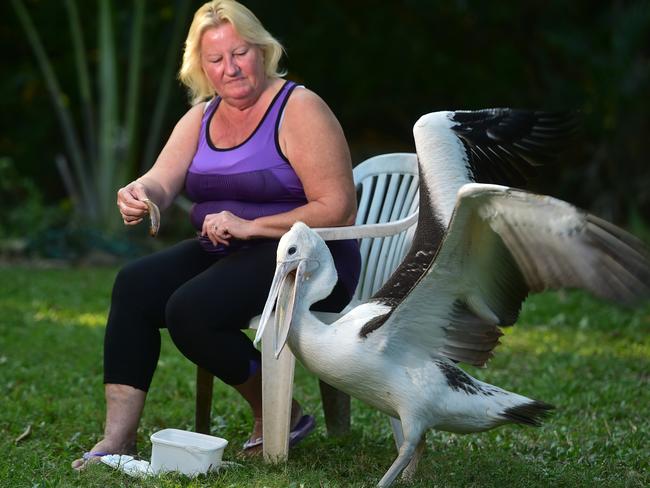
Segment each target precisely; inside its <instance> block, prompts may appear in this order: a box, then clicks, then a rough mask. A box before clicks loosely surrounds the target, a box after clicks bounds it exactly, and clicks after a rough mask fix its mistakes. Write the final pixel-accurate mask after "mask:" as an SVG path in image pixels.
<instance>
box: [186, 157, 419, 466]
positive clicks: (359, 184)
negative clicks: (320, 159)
mask: <svg viewBox="0 0 650 488" xmlns="http://www.w3.org/2000/svg"><path fill="white" fill-rule="evenodd" d="M354 181H355V185H356V188H357V195H358V199H359V204H358V212H357V218H356V223H355V225H354V226H348V227H331V228H326V229H325V228H323V229H317V230H318V232H319V233H320V235H321V236H322V237H323V238H324V239H325V240H341V239H361V243H360V250H361V275H360V279H359V284H358V286H357V290H356V292H355V294H354V297H353V299H352V302H351V303H350V305H348V307H346V309H345V310H343V312H341V314H336V313H326V312H316V314H317V315H318V316H319V318H320V319H321V320H323V321H324V322H327V323H331V322H334V321H335V320H337V319H338V318H339V317H340V316H341V315H342V314H344V313H345V312H346V311H347V310H349V309H351V308H353V307H354V306H356V305H357V304H359V302H362V301H365V300H367V299H368V298H369V297H371V296H372V295H373V294H374V293H375V292H376V291H377V290H378V289H379V288H380V287H381V286H382V285H383V284H384V283H385V282H386V280H387V279H388V277H389V276H390V275H391V273H392V272H393V271H394V269H395V268H396V267H397V266H398V264H399V263H400V262H401V260H402V259H403V257H404V255H405V254H406V252H407V251H408V249H409V247H410V243H411V240H412V237H413V232H414V231H415V225H414V224H415V223H416V222H417V215H418V203H419V201H418V183H419V178H418V167H417V157H416V155H415V154H411V153H394V154H384V155H380V156H375V157H372V158H370V159H367V160H366V161H364V162H362V163H361V164H359V165H358V166H357V167H355V168H354ZM259 319H260V317H259V316H257V317H255V318H253V319H252V320H251V323H250V326H251V328H257V325H258V323H259ZM271 331H272V328H271V327H269V328H267V333H265V335H264V337H262V390H263V391H262V396H263V414H262V415H263V423H264V432H263V436H264V447H263V449H264V458H265V459H266V460H269V461H283V460H286V459H287V457H288V451H289V422H290V415H291V399H292V395H293V374H294V366H295V358H294V356H293V354H292V353H291V350H290V349H289V348H288V347H285V348H284V349H283V351H282V353H281V354H280V356H279V357H278V358H277V359H275V358H274V355H273V351H272V350H271V344H272V340H271V339H270V336H267V335H268V334H270V333H271ZM212 380H213V377H212V375H211V374H210V373H208V372H207V371H205V370H202V369H201V368H197V397H196V430H197V432H204V433H209V430H210V408H211V404H212ZM321 394H322V396H323V408H324V410H325V418H326V423H327V426H328V431H329V432H330V433H332V431H338V433H341V431H345V430H346V429H347V428H348V427H349V397H347V395H344V394H342V393H341V392H338V391H337V390H334V389H333V388H331V387H328V386H327V385H326V384H324V383H323V382H321ZM337 394H338V395H337ZM341 396H342V397H343V398H341ZM340 410H342V411H343V413H342V414H341V413H340ZM392 424H393V428H394V430H395V431H396V442H398V445H399V442H400V441H399V437H398V436H399V431H398V430H397V427H398V426H399V423H398V422H396V421H393V422H392Z"/></svg>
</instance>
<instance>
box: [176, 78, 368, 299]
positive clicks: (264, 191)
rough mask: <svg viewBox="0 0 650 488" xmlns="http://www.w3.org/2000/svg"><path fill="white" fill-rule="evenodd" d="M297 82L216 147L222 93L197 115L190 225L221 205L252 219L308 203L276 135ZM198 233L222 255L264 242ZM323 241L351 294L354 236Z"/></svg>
mask: <svg viewBox="0 0 650 488" xmlns="http://www.w3.org/2000/svg"><path fill="white" fill-rule="evenodd" d="M296 86H297V85H296V84H295V83H293V82H290V81H287V82H285V83H284V85H283V86H282V88H281V89H280V91H279V92H278V93H277V95H276V96H275V97H274V98H273V101H272V102H271V104H270V105H269V107H268V109H267V110H266V113H265V114H264V116H263V117H262V120H261V121H260V123H259V124H258V126H257V127H256V129H255V130H254V131H253V133H252V134H251V135H250V136H249V137H248V138H247V139H246V140H245V141H244V142H242V143H241V144H239V145H237V146H234V147H231V148H218V147H215V145H214V144H213V143H212V141H211V139H210V131H209V127H210V122H211V121H212V118H213V117H214V114H215V113H216V111H217V109H218V108H219V104H220V103H221V98H220V97H216V98H215V99H213V100H212V101H211V102H210V103H209V104H208V107H207V110H206V111H205V113H204V114H203V119H202V121H201V129H200V135H199V142H198V147H197V150H196V153H195V154H194V159H193V160H192V164H190V167H189V169H188V173H187V178H186V180H185V191H186V193H187V196H188V197H189V198H190V200H192V201H193V202H194V205H193V206H192V211H191V213H190V220H191V222H192V225H193V226H194V228H195V229H197V230H199V231H200V230H201V228H202V226H203V220H204V219H205V217H206V215H208V214H212V213H217V212H221V211H223V210H228V211H230V212H232V213H233V214H235V215H237V216H239V217H241V218H244V219H248V220H252V219H255V218H258V217H264V216H267V215H274V214H277V213H282V212H287V211H290V210H293V209H294V208H296V207H299V206H301V205H304V204H305V203H307V198H306V197H305V192H304V190H303V187H302V183H301V182H300V179H299V178H298V175H296V172H295V171H294V170H293V168H292V167H291V164H290V163H289V160H288V159H287V158H286V157H285V155H284V154H283V153H282V150H281V149H280V145H279V139H278V132H279V127H280V123H281V120H282V113H283V110H284V107H285V105H286V103H287V100H288V99H289V96H290V95H291V92H292V91H293V90H294V89H295V88H296ZM198 239H199V241H200V243H201V245H202V247H203V249H204V250H205V251H207V252H210V253H218V254H223V255H225V254H228V253H230V252H234V251H235V250H237V249H242V248H243V247H251V246H254V245H256V244H259V243H262V242H269V239H253V240H249V241H236V240H235V241H232V242H231V244H230V246H223V245H218V246H214V245H213V244H212V243H211V242H210V240H209V239H207V238H206V237H202V236H199V237H198ZM327 244H328V247H329V248H330V251H331V252H332V256H333V257H334V262H335V266H336V270H337V272H338V274H339V278H340V279H341V281H342V283H343V284H344V285H345V287H346V288H347V290H348V291H349V292H350V294H352V293H354V290H355V288H356V285H357V281H358V279H359V270H360V267H361V259H360V255H359V246H358V243H357V241H354V240H349V241H332V242H328V243H327Z"/></svg>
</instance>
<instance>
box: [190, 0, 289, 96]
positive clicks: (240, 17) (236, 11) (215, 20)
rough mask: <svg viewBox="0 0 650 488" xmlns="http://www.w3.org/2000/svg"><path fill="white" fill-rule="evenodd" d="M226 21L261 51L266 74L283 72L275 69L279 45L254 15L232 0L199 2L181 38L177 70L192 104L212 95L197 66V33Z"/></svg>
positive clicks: (278, 55)
mask: <svg viewBox="0 0 650 488" xmlns="http://www.w3.org/2000/svg"><path fill="white" fill-rule="evenodd" d="M226 22H227V23H230V24H231V25H232V26H233V27H234V29H235V30H236V31H237V33H238V34H239V35H240V36H241V37H242V39H244V40H245V41H246V42H248V43H250V44H254V45H255V46H257V47H259V48H260V49H261V50H262V53H263V58H264V72H265V73H266V76H267V77H269V78H279V77H281V76H284V75H285V74H286V72H285V71H279V70H278V64H279V62H280V58H281V57H282V54H283V53H284V48H283V47H282V44H280V42H278V40H277V39H275V38H274V37H273V36H272V35H271V34H270V33H269V32H268V31H267V30H266V29H265V28H264V26H263V25H262V23H261V22H260V21H259V19H258V18H257V17H255V14H253V12H251V11H250V10H249V9H248V8H246V7H245V6H243V5H242V4H241V3H239V2H236V1H234V0H213V1H211V2H207V3H205V4H203V5H202V6H201V7H199V9H198V10H197V11H196V13H195V14H194V19H193V20H192V25H191V26H190V31H189V32H188V34H187V39H186V40H185V50H184V52H183V64H182V65H181V69H180V70H179V72H178V79H179V80H180V81H181V83H183V84H184V85H185V86H186V87H187V88H188V90H189V92H190V98H191V100H192V103H193V104H196V103H198V102H200V101H202V100H205V99H206V98H210V97H212V96H214V95H215V94H216V91H215V89H214V87H213V86H212V84H211V83H210V80H208V78H207V76H205V73H204V72H203V68H202V67H201V36H202V35H203V33H204V32H205V31H206V30H207V29H209V28H211V27H218V26H220V25H222V24H224V23H226Z"/></svg>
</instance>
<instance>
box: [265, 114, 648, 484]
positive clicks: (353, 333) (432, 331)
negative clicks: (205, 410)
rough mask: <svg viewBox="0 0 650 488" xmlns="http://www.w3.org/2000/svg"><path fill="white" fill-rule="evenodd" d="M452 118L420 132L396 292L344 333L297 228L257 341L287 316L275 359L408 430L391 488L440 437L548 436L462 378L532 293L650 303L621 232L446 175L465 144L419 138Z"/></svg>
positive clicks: (315, 253)
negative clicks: (288, 355)
mask: <svg viewBox="0 0 650 488" xmlns="http://www.w3.org/2000/svg"><path fill="white" fill-rule="evenodd" d="M450 114H454V113H453V112H451V113H442V114H440V113H438V114H429V115H428V116H425V117H423V118H422V119H420V121H418V123H417V124H416V126H415V128H414V133H415V135H416V147H417V149H418V155H419V165H420V189H421V192H420V215H419V218H418V227H417V230H416V234H415V237H414V240H413V246H412V248H411V250H410V251H409V253H408V254H407V256H406V258H405V260H404V261H403V262H402V264H401V265H400V266H399V267H398V268H397V270H396V271H395V272H394V273H393V275H392V276H391V277H390V278H389V280H388V281H387V283H386V284H385V285H384V286H383V287H382V288H381V289H380V290H379V291H378V292H377V293H376V294H375V295H374V296H373V297H372V298H371V299H370V300H369V301H367V302H366V303H362V304H360V305H358V306H356V307H354V308H353V309H352V310H351V311H349V312H348V313H347V314H345V315H344V316H342V317H341V318H340V319H339V320H337V321H336V322H334V323H333V324H331V325H326V324H324V323H322V322H320V321H319V319H318V318H317V317H316V316H314V315H313V314H312V313H311V312H310V311H309V308H310V306H311V305H312V304H314V303H316V302H317V301H319V300H321V299H323V298H325V297H327V296H328V295H329V294H330V293H331V291H332V289H333V287H334V285H335V283H336V281H337V276H336V271H335V268H334V264H333V261H332V257H331V255H330V253H329V250H328V248H327V246H326V245H325V243H324V241H323V239H322V237H321V236H319V234H318V233H316V232H315V231H313V230H311V229H310V228H309V227H307V226H306V225H305V224H303V223H300V222H298V223H296V224H294V226H293V227H292V228H291V230H290V231H289V232H288V233H287V234H285V235H284V236H283V237H282V239H281V240H280V243H279V246H278V251H277V269H276V273H275V276H274V279H273V282H272V285H271V289H270V292H269V297H268V300H267V302H266V304H265V307H264V311H263V313H262V319H261V321H260V327H259V329H258V332H257V336H256V341H259V339H260V338H261V337H262V335H263V332H264V329H265V328H266V327H267V325H268V323H269V321H270V320H269V319H270V316H271V313H272V310H273V308H274V306H275V308H276V316H275V317H276V318H275V323H274V333H273V342H274V349H275V353H276V355H279V353H280V351H281V350H282V348H283V347H284V345H285V343H288V345H289V347H290V348H291V350H292V352H293V353H294V355H295V356H296V357H297V358H298V359H299V360H300V361H301V362H302V364H303V365H304V366H305V367H306V368H307V369H309V370H310V371H312V372H313V373H315V374H316V375H318V376H319V377H320V378H322V379H323V380H324V381H325V382H327V383H329V384H331V385H332V386H334V387H335V388H338V389H340V390H342V391H344V392H346V393H348V394H350V395H352V396H354V397H356V398H358V399H360V400H362V401H364V402H365V403H367V404H369V405H371V406H373V407H374V408H377V409H378V410H380V411H382V412H384V413H386V414H388V415H390V416H392V417H394V418H398V419H399V420H400V421H401V425H402V430H403V434H404V439H403V442H402V443H401V445H400V447H399V453H398V456H397V458H396V459H395V461H394V462H393V464H392V465H391V466H390V468H389V469H388V471H387V472H386V474H385V475H384V476H383V477H382V479H381V480H380V481H379V483H378V486H380V487H387V486H389V485H391V484H392V483H393V481H394V480H395V479H396V477H397V476H398V475H399V474H400V473H402V472H403V476H404V477H406V478H408V477H411V476H412V475H413V473H414V471H415V469H416V467H417V462H418V459H419V457H420V455H421V453H422V450H423V448H424V435H425V433H426V431H427V430H429V429H432V428H433V429H437V430H444V431H449V432H456V433H472V432H481V431H485V430H489V429H492V428H494V427H498V426H500V425H503V424H508V423H518V424H526V425H533V426H536V425H539V424H540V422H541V420H542V419H543V418H544V417H545V416H546V415H547V414H548V413H549V411H550V410H551V409H552V408H553V407H552V406H551V405H549V404H547V403H544V402H542V401H538V400H534V399H531V398H528V397H525V396H522V395H519V394H516V393H512V392H509V391H506V390H503V389H501V388H499V387H497V386H494V385H490V384H488V383H485V382H482V381H479V380H478V379H476V378H473V377H471V376H470V375H469V374H467V373H466V372H464V371H463V370H462V369H460V368H459V366H458V365H457V364H458V363H459V362H463V363H467V364H471V365H476V366H485V365H486V363H487V362H488V360H489V359H490V358H491V357H492V355H493V350H494V348H495V347H496V346H497V345H498V344H499V337H500V336H501V335H502V332H501V330H500V328H501V327H504V326H509V325H513V324H514V323H515V322H516V320H517V318H518V315H519V311H520V309H521V305H522V303H523V301H524V300H525V298H526V296H527V295H528V294H529V293H536V292H541V291H543V290H547V289H560V288H582V289H585V290H587V291H589V292H591V293H592V294H594V295H596V296H598V297H601V298H604V299H608V300H611V301H614V302H617V303H622V304H634V303H636V302H637V301H639V300H642V299H644V298H647V297H648V296H649V295H650V255H649V254H648V251H647V249H646V248H645V247H644V246H643V245H642V244H641V243H640V242H639V241H638V240H636V238H634V237H633V236H631V235H629V234H627V233H626V232H624V231H623V230H621V229H619V228H617V227H616V226H614V225H612V224H610V223H608V222H606V221H603V220H601V219H599V218H597V217H595V216H593V215H590V214H588V213H586V212H583V211H581V210H579V209H577V208H575V207H574V206H572V205H570V204H568V203H566V202H563V201H561V200H558V199H555V198H552V197H548V196H541V195H535V194H532V193H529V192H526V191H523V190H518V189H514V188H510V187H506V186H501V185H493V184H477V183H469V184H465V183H464V178H465V177H466V175H462V174H461V173H459V172H455V173H454V171H450V172H447V173H444V171H443V172H440V171H438V170H437V169H439V168H440V167H445V164H447V167H449V166H450V165H449V164H448V163H445V158H447V160H449V158H454V157H456V158H458V157H461V158H462V155H463V154H465V155H466V154H467V150H466V149H464V145H463V144H462V143H460V144H459V143H458V137H455V138H454V137H441V138H439V140H437V141H436V143H435V145H434V146H435V147H431V146H430V145H429V144H428V141H423V140H422V139H421V135H422V134H423V133H425V132H427V131H429V136H430V134H431V131H433V132H436V131H437V132H438V133H440V134H444V133H448V132H449V129H450V127H452V130H453V127H456V126H457V125H458V124H456V123H455V121H454V120H453V115H451V116H450ZM436 127H437V129H436ZM441 127H442V129H441ZM423 142H424V143H425V144H424V145H423V144H422V143H423ZM422 149H424V150H422ZM459 155H460V156H459ZM445 181H446V183H445ZM450 181H451V182H452V183H450ZM453 182H455V185H456V186H460V188H459V189H458V191H457V195H456V196H455V198H454V203H453V204H452V206H451V209H449V205H450V199H449V197H448V195H446V194H445V195H441V192H440V191H437V190H441V189H443V190H444V187H443V186H441V185H445V184H450V185H451V186H452V188H454V184H453ZM442 193H445V192H442ZM446 212H448V221H447V222H445V221H443V222H442V224H443V225H444V226H445V227H444V228H443V229H446V231H445V232H444V235H443V237H442V241H441V242H440V243H439V242H438V240H437V239H438V237H437V235H436V233H437V232H438V231H439V230H440V224H441V222H440V219H446V218H447V213H446ZM324 233H325V234H326V233H327V232H326V231H325V232H324ZM276 302H277V304H276Z"/></svg>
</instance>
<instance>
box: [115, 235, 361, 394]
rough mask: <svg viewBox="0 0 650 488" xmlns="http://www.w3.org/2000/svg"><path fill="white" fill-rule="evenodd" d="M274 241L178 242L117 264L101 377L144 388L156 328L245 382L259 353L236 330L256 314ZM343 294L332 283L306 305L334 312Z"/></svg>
mask: <svg viewBox="0 0 650 488" xmlns="http://www.w3.org/2000/svg"><path fill="white" fill-rule="evenodd" d="M277 245H278V243H277V241H273V242H267V243H263V244H259V245H256V246H254V247H251V248H248V249H242V250H239V251H236V252H233V253H232V254H231V255H228V256H215V255H211V254H209V253H206V252H205V251H204V250H203V249H202V248H201V246H200V244H199V243H198V241H197V240H187V241H183V242H181V243H179V244H176V245H175V246H173V247H171V248H169V249H166V250H164V251H160V252H157V253H155V254H152V255H150V256H146V257H144V258H141V259H138V260H136V261H134V262H131V263H129V264H127V265H126V266H124V268H122V269H121V270H120V272H119V273H118V275H117V277H116V279H115V284H114V286H113V295H112V301H111V310H110V313H109V316H108V324H107V326H106V336H105V338H104V383H115V384H122V385H130V386H133V387H135V388H138V389H140V390H143V391H147V390H148V389H149V385H150V384H151V379H152V377H153V373H154V370H155V369H156V364H157V362H158V357H159V355H160V331H159V329H160V328H164V327H167V329H168V330H169V334H170V335H171V338H172V340H173V341H174V343H175V344H176V346H177V347H178V349H179V350H180V351H181V352H182V353H183V354H184V355H185V356H186V357H187V358H188V359H190V360H191V361H192V362H194V363H195V364H197V365H199V366H201V367H202V368H205V369H207V370H208V371H210V372H211V373H213V374H214V375H215V376H217V377H219V378H220V379H221V380H223V381H224V382H225V383H228V384H230V385H238V384H241V383H243V382H245V381H246V380H247V379H248V377H249V376H250V374H251V372H252V371H253V370H254V369H255V368H254V367H252V365H255V364H259V361H260V353H259V351H257V350H256V349H255V348H254V347H253V343H252V341H251V340H250V339H249V338H248V336H247V335H246V334H244V333H243V332H242V330H241V329H245V328H247V327H248V322H249V320H250V319H251V318H252V317H254V316H256V315H259V314H260V313H262V308H263V307H264V303H265V302H266V297H267V295H268V291H269V287H270V286H271V280H272V279H273V273H274V271H275V253H276V249H277ZM350 299H351V296H350V295H349V293H348V292H347V291H346V289H345V287H344V286H343V285H342V284H341V283H340V282H339V283H337V285H336V287H335V288H334V291H333V292H332V294H331V295H330V296H329V297H328V298H326V299H325V300H323V301H321V302H319V303H317V304H316V305H314V307H313V309H314V310H319V311H325V312H339V311H341V310H342V309H343V308H344V307H345V306H346V305H347V304H348V302H349V301H350Z"/></svg>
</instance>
